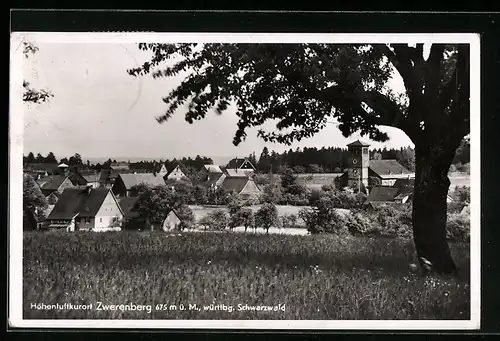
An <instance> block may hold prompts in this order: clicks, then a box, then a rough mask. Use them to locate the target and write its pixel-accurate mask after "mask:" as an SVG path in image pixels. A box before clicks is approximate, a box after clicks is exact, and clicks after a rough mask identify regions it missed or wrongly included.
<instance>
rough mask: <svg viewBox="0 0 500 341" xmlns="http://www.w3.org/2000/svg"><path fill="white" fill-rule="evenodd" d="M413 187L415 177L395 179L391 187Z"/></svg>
mask: <svg viewBox="0 0 500 341" xmlns="http://www.w3.org/2000/svg"><path fill="white" fill-rule="evenodd" d="M407 186H410V187H413V186H415V179H414V178H413V179H397V180H396V182H395V183H394V185H392V187H397V188H404V187H407Z"/></svg>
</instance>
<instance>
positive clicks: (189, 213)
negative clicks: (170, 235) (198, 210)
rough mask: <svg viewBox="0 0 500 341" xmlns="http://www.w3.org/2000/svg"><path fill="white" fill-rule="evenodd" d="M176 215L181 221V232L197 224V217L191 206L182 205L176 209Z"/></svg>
mask: <svg viewBox="0 0 500 341" xmlns="http://www.w3.org/2000/svg"><path fill="white" fill-rule="evenodd" d="M175 213H176V214H177V216H178V217H179V219H180V221H181V222H180V223H179V228H180V230H186V229H190V228H192V227H193V225H194V223H195V216H194V213H193V210H191V208H189V206H187V205H184V204H181V205H179V206H177V207H176V209H175Z"/></svg>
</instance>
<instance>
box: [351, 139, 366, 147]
mask: <svg viewBox="0 0 500 341" xmlns="http://www.w3.org/2000/svg"><path fill="white" fill-rule="evenodd" d="M369 146H370V145H369V144H368V143H365V142H361V141H360V140H356V141H354V142H351V143H349V144H348V145H347V147H369Z"/></svg>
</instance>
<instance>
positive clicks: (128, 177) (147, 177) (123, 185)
mask: <svg viewBox="0 0 500 341" xmlns="http://www.w3.org/2000/svg"><path fill="white" fill-rule="evenodd" d="M139 184H145V185H148V186H151V187H155V186H160V185H165V180H163V178H162V177H160V176H157V175H154V174H152V173H142V174H118V178H117V179H116V182H115V183H114V185H113V187H112V191H113V193H114V194H115V195H116V196H118V197H128V196H131V195H133V193H132V188H133V187H134V186H137V185H139Z"/></svg>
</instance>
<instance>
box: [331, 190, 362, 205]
mask: <svg viewBox="0 0 500 341" xmlns="http://www.w3.org/2000/svg"><path fill="white" fill-rule="evenodd" d="M361 195H363V196H364V194H361ZM361 198H362V197H361V196H358V195H357V194H354V193H349V192H341V193H338V194H337V195H335V196H334V201H333V204H334V206H335V207H336V208H347V209H350V208H359V207H361V205H362V204H363V202H364V201H365V199H366V196H364V199H361Z"/></svg>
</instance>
